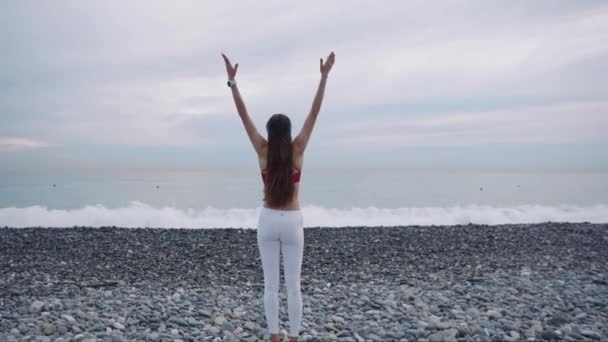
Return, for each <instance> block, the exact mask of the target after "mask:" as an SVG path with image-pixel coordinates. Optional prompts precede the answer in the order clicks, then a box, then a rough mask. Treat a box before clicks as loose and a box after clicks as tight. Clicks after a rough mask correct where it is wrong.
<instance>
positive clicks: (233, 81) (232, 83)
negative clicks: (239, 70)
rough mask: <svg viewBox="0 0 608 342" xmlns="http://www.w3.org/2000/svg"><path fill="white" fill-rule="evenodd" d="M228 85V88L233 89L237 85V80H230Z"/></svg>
mask: <svg viewBox="0 0 608 342" xmlns="http://www.w3.org/2000/svg"><path fill="white" fill-rule="evenodd" d="M227 84H228V86H229V87H230V88H232V87H234V86H235V85H236V81H235V80H228V82H227Z"/></svg>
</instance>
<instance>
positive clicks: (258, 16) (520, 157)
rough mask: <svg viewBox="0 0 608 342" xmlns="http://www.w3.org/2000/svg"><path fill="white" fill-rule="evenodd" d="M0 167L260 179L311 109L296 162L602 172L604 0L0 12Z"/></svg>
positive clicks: (125, 5) (187, 4) (198, 4)
mask: <svg viewBox="0 0 608 342" xmlns="http://www.w3.org/2000/svg"><path fill="white" fill-rule="evenodd" d="M0 20H1V22H2V29H1V30H0V43H1V45H2V58H1V60H0V115H1V119H2V124H1V125H0V162H1V163H2V164H3V165H4V166H0V168H1V167H7V166H8V165H12V166H15V165H37V164H40V163H51V164H64V163H65V164H70V163H74V164H79V163H84V164H86V163H130V164H141V165H144V164H146V165H147V164H159V165H169V166H170V165H182V164H192V165H204V166H211V167H212V166H244V167H257V163H256V158H255V154H254V153H253V148H252V147H251V146H250V143H249V141H248V138H247V136H246V134H245V130H244V128H243V126H242V123H241V121H240V120H239V117H238V115H237V113H236V110H235V108H234V104H233V101H232V97H231V93H230V91H229V88H228V87H227V86H226V83H225V81H226V73H225V69H224V65H223V61H222V58H221V55H220V53H221V52H225V53H226V54H227V55H228V56H229V57H230V58H231V59H232V60H233V61H234V62H236V63H239V70H238V75H237V81H238V82H239V88H240V90H241V93H242V95H243V97H244V99H245V102H246V104H247V107H248V109H249V112H250V114H251V115H252V117H253V120H254V122H255V123H256V125H257V127H258V130H259V131H260V133H261V134H263V135H266V132H265V128H264V127H265V126H264V125H265V122H266V120H267V119H268V117H269V116H270V115H271V114H274V113H277V112H282V113H286V114H288V115H289V116H290V117H291V119H292V125H293V135H294V136H295V135H296V134H297V132H298V131H299V129H300V128H301V126H302V123H303V121H304V118H305V115H306V114H307V112H308V110H309V109H310V105H311V102H312V98H313V96H314V93H315V90H316V86H317V84H318V80H319V77H320V73H319V58H321V57H326V56H327V54H328V53H329V52H330V51H332V50H333V51H335V53H336V63H335V66H334V69H333V70H332V71H331V73H330V77H329V81H328V85H327V90H326V96H325V102H324V104H323V108H322V112H321V114H320V117H319V119H318V120H317V126H316V127H315V131H314V133H313V135H312V139H311V142H310V144H309V147H308V150H307V155H306V157H305V165H307V166H309V167H323V166H355V167H356V166H361V167H368V166H370V167H373V166H390V165H396V166H405V167H416V166H489V167H492V166H497V167H508V166H511V167H520V166H521V167H526V166H557V167H567V166H582V167H608V153H606V150H607V147H608V134H606V132H607V131H608V96H607V95H608V90H607V89H608V2H605V1H462V2H461V1H440V2H439V1H438V2H429V1H419V2H418V1H385V2H378V1H348V2H346V1H341V2H333V1H332V2H328V1H298V2H286V1H255V2H254V1H241V2H236V1H214V2H211V1H177V2H168V1H162V2H161V1H150V0H147V1H4V2H2V4H0Z"/></svg>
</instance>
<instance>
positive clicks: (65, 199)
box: [0, 167, 608, 229]
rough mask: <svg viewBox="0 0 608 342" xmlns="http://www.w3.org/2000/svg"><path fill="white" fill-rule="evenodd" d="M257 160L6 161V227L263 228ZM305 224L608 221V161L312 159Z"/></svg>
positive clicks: (1, 181)
mask: <svg viewBox="0 0 608 342" xmlns="http://www.w3.org/2000/svg"><path fill="white" fill-rule="evenodd" d="M262 191H263V188H262V179H261V175H260V173H259V170H258V169H256V168H202V167H167V168H164V167H154V168H152V167H96V168H72V169H70V168H54V169H36V168H29V169H23V170H0V226H1V227H4V226H8V227H74V226H87V227H103V226H117V227H124V228H137V227H151V228H159V227H162V228H253V229H255V228H256V224H257V218H258V215H259V213H260V210H261V207H262V197H263V193H262ZM300 204H301V209H302V212H303V216H304V226H305V227H356V226H399V225H423V226H441V225H464V224H470V223H473V224H490V225H497V224H510V223H540V222H592V223H607V222H608V170H599V169H597V170H593V169H590V170H574V169H573V170H565V169H559V170H558V169H510V170H504V169H500V170H493V169H483V170H482V169H445V168H444V169H412V168H304V170H303V173H302V178H301V183H300Z"/></svg>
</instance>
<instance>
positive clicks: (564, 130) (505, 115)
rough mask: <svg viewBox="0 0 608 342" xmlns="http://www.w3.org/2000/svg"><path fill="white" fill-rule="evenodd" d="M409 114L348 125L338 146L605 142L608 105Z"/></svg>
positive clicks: (338, 134)
mask: <svg viewBox="0 0 608 342" xmlns="http://www.w3.org/2000/svg"><path fill="white" fill-rule="evenodd" d="M409 114H411V113H409ZM407 116H408V118H400V119H397V120H391V121H378V120H366V121H364V122H355V123H351V124H346V125H343V126H341V127H339V128H337V129H336V130H335V131H334V133H335V135H336V138H335V140H334V142H335V143H336V144H340V145H345V146H361V145H371V146H408V145H426V144H428V145H461V144H491V143H512V144H526V143H528V144H529V143H542V144H547V143H550V144H560V143H581V142H583V143H584V142H588V143H599V142H602V141H604V142H605V132H606V128H608V102H606V101H598V102H582V103H564V104H550V105H539V106H527V107H517V108H510V109H500V110H488V111H477V112H464V113H463V112H452V113H443V114H436V115H433V116H425V115H416V114H411V115H407Z"/></svg>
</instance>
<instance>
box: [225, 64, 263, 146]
mask: <svg viewBox="0 0 608 342" xmlns="http://www.w3.org/2000/svg"><path fill="white" fill-rule="evenodd" d="M222 57H223V58H224V63H225V64H226V73H227V74H228V79H229V80H234V79H235V77H236V71H237V69H238V67H239V64H238V63H237V64H235V65H234V67H233V66H232V63H230V60H229V59H228V57H226V55H225V54H223V53H222ZM230 89H232V98H233V99H234V104H235V105H236V109H237V111H238V113H239V116H240V117H241V121H243V125H244V126H245V131H246V132H247V135H248V136H249V140H251V144H252V145H253V148H254V149H255V151H256V153H257V154H260V153H261V151H262V147H263V146H264V145H265V143H266V139H264V137H263V136H262V135H261V134H260V133H259V132H258V130H257V129H256V128H255V125H254V124H253V121H252V120H251V117H250V116H249V113H248V112H247V107H245V102H243V98H242V97H241V93H240V92H239V88H238V86H237V85H236V84H235V85H234V86H232V87H231V88H230Z"/></svg>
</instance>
